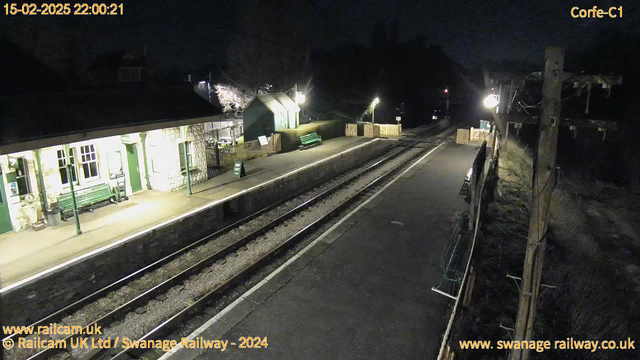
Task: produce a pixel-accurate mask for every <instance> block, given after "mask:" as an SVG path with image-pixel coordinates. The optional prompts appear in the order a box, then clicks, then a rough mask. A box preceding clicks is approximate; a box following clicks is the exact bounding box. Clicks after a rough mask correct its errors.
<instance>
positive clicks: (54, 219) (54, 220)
mask: <svg viewBox="0 0 640 360" xmlns="http://www.w3.org/2000/svg"><path fill="white" fill-rule="evenodd" d="M60 220H61V219H60V210H59V209H52V210H47V224H49V226H58V225H60Z"/></svg>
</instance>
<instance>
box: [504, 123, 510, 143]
mask: <svg viewBox="0 0 640 360" xmlns="http://www.w3.org/2000/svg"><path fill="white" fill-rule="evenodd" d="M507 146H509V122H508V121H507V132H506V133H505V135H504V148H505V149H506V148H507Z"/></svg>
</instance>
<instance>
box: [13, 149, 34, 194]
mask: <svg viewBox="0 0 640 360" xmlns="http://www.w3.org/2000/svg"><path fill="white" fill-rule="evenodd" d="M21 169H22V173H21V172H20V171H21ZM15 171H16V183H17V184H18V193H19V194H20V197H21V198H23V197H24V196H25V195H27V194H31V193H33V189H32V188H31V179H30V177H29V160H27V158H26V157H24V156H20V157H17V158H16V169H15ZM22 179H24V186H25V187H26V189H24V190H25V191H26V192H20V181H21V180H22Z"/></svg>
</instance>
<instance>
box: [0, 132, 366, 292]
mask: <svg viewBox="0 0 640 360" xmlns="http://www.w3.org/2000/svg"><path fill="white" fill-rule="evenodd" d="M368 141H371V139H365V138H362V137H358V138H356V137H340V138H336V139H330V140H327V141H324V142H323V143H322V145H321V146H316V147H313V148H310V149H307V150H304V151H294V152H290V153H285V154H278V155H274V156H268V157H262V158H258V159H254V160H251V161H246V162H245V168H246V170H247V177H244V178H242V179H238V178H235V177H234V176H233V172H231V171H230V172H227V173H225V174H222V175H220V176H217V177H215V178H213V179H210V180H208V181H207V182H205V183H202V184H198V185H194V186H193V196H191V197H188V196H187V195H186V189H185V190H181V191H178V192H173V193H166V192H161V191H153V190H151V191H141V192H138V193H136V194H134V195H133V196H131V197H130V199H129V200H128V201H123V202H122V203H119V204H115V205H107V206H103V207H100V208H98V209H96V210H94V212H92V213H91V212H83V213H81V214H80V222H81V226H82V231H83V234H82V235H79V236H77V235H76V228H75V221H74V219H73V217H71V218H69V219H68V220H67V222H63V223H62V225H61V226H57V227H52V228H47V229H45V230H42V231H39V232H36V231H34V230H25V231H22V232H18V233H13V232H10V233H5V234H2V235H0V284H1V285H2V287H3V288H4V287H7V286H9V285H11V284H13V283H16V282H18V281H20V280H22V279H25V278H28V277H30V276H32V275H35V274H38V273H40V272H42V271H45V270H47V269H50V268H52V267H54V266H57V265H60V264H63V263H65V262H66V261H69V260H72V259H74V258H76V257H78V256H81V255H83V254H87V253H89V252H91V251H94V250H96V249H100V248H101V247H104V246H107V245H109V244H111V243H113V242H116V241H118V240H120V239H122V238H124V237H126V236H128V235H131V234H135V233H137V232H139V231H141V230H144V229H146V228H149V227H151V226H154V225H156V224H159V223H162V222H165V221H168V220H170V219H172V218H174V217H177V216H180V215H181V214H184V213H186V212H188V211H190V210H193V209H195V208H197V207H200V206H202V205H204V204H206V203H209V202H212V201H217V200H221V199H224V198H226V197H228V196H232V195H234V194H236V193H238V192H240V191H243V190H246V189H250V188H251V187H254V186H256V185H259V184H261V183H263V182H266V181H269V180H272V179H275V178H277V177H279V176H282V175H285V174H287V173H289V172H291V171H294V170H296V169H299V168H301V167H303V166H305V165H309V164H312V163H314V162H316V161H319V160H322V159H324V158H326V157H328V156H331V155H334V154H337V153H340V152H343V151H346V150H348V149H350V148H353V147H355V146H358V145H360V144H364V143H366V142H368Z"/></svg>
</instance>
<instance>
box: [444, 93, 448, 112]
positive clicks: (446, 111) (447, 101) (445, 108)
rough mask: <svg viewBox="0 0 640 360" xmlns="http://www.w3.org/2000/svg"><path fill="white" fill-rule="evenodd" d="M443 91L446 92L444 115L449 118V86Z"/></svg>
mask: <svg viewBox="0 0 640 360" xmlns="http://www.w3.org/2000/svg"><path fill="white" fill-rule="evenodd" d="M444 93H445V94H447V107H446V108H445V109H446V110H445V113H444V116H445V118H449V88H446V89H444Z"/></svg>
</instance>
